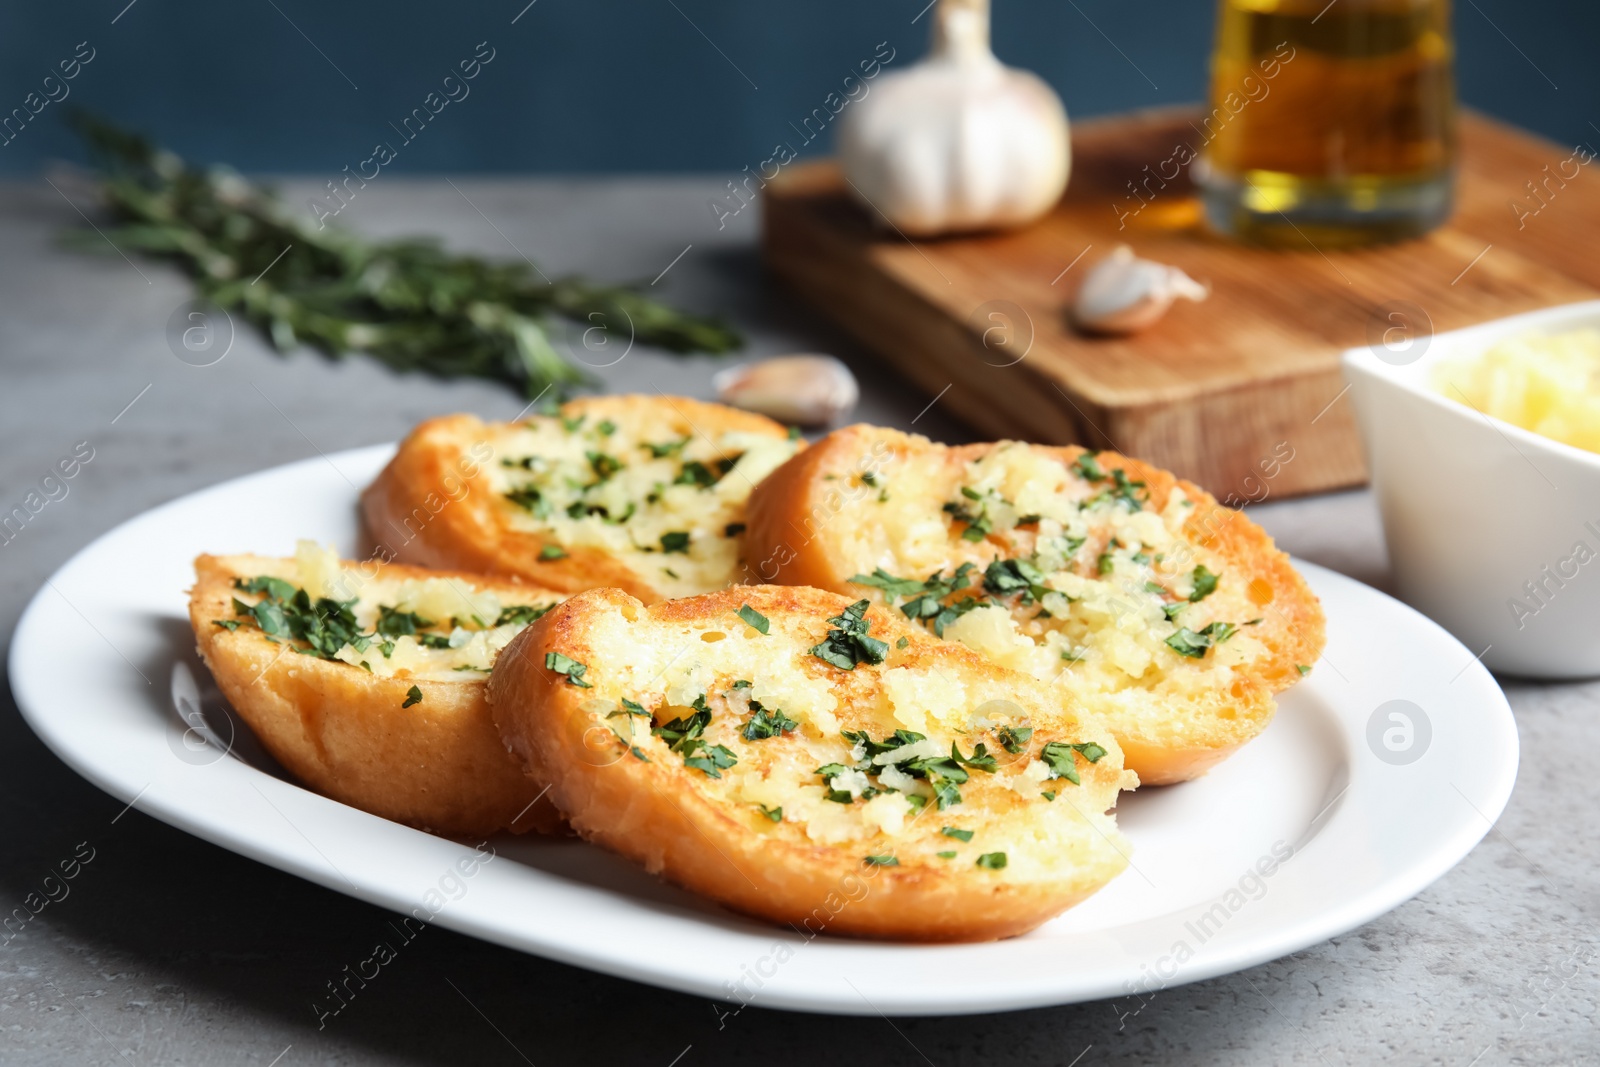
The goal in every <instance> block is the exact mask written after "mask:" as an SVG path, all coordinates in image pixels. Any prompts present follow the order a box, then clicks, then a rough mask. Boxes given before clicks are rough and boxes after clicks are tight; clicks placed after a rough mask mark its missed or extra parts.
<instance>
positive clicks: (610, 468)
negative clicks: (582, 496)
mask: <svg viewBox="0 0 1600 1067" xmlns="http://www.w3.org/2000/svg"><path fill="white" fill-rule="evenodd" d="M584 456H585V457H586V458H587V459H588V460H589V469H590V470H592V471H594V477H595V484H596V485H599V484H600V483H601V482H603V481H606V480H608V479H609V478H610V477H611V476H612V475H614V474H616V473H617V472H618V471H620V470H621V469H622V461H621V460H620V459H618V458H617V457H616V456H608V455H606V453H604V452H585V453H584Z"/></svg>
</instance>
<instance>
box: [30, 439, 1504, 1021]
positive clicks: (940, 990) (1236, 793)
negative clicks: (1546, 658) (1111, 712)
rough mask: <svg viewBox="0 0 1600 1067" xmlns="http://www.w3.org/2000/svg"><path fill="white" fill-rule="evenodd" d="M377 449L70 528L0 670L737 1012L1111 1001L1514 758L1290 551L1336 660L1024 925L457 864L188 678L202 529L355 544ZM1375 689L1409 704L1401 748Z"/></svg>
mask: <svg viewBox="0 0 1600 1067" xmlns="http://www.w3.org/2000/svg"><path fill="white" fill-rule="evenodd" d="M392 451H393V449H392V447H391V446H383V447H375V448H367V449H359V450H356V451H351V452H345V453H340V454H338V455H335V456H332V457H330V458H327V459H314V460H307V461H305V462H303V463H296V464H291V465H289V466H286V467H279V468H277V469H275V470H270V471H266V472H263V473H261V474H256V475H252V476H250V477H247V478H240V479H238V480H236V481H232V482H228V483H225V484H223V485H219V486H216V487H214V488H211V489H207V490H205V491H203V492H199V493H195V494H193V495H191V496H187V497H184V498H183V499H181V500H176V501H174V502H172V503H170V504H167V505H164V506H162V507H159V508H156V509H155V510H153V511H150V512H147V513H146V514H144V515H141V516H139V517H138V518H135V519H133V520H131V521H129V522H127V523H124V524H123V525H122V526H120V527H118V528H117V529H115V530H113V531H112V532H111V533H109V534H106V535H105V536H104V537H102V538H100V539H99V540H98V541H96V542H95V543H94V544H92V545H90V546H89V547H88V548H85V549H84V550H83V551H82V552H80V553H79V554H78V555H77V556H76V557H74V558H73V559H72V561H71V562H69V563H68V564H67V565H66V566H64V567H62V568H61V570H60V571H59V572H57V573H56V575H55V576H54V577H52V578H51V579H50V581H49V582H48V583H47V584H46V585H45V587H44V588H43V589H41V590H40V592H39V593H38V595H37V596H35V597H34V599H33V602H32V603H31V604H29V606H28V610H27V612H26V613H25V614H24V615H23V618H22V621H21V623H20V624H19V626H18V628H17V634H16V639H15V641H14V642H13V644H12V648H11V658H10V671H11V684H12V687H13V689H14V690H15V692H16V697H17V702H18V704H19V705H20V707H21V708H22V711H23V714H24V715H25V716H26V717H27V720H28V722H29V724H30V725H31V726H32V727H33V729H34V731H35V732H36V733H38V735H39V736H40V737H41V738H43V739H44V741H45V743H46V744H48V745H49V746H50V748H51V749H53V750H54V751H55V752H56V754H57V755H59V756H60V757H61V758H62V759H63V760H65V761H66V762H67V763H68V764H69V765H71V766H72V767H73V768H74V769H75V770H77V771H78V772H79V773H80V774H82V775H83V776H84V777H86V778H88V779H89V780H90V781H92V782H94V783H95V784H96V785H98V786H100V787H101V788H102V789H104V790H106V791H107V792H109V793H111V794H112V795H114V796H116V797H118V798H119V799H121V800H124V801H129V802H131V803H133V804H134V805H135V806H136V807H137V808H138V809H139V810H140V811H142V812H145V813H147V814H149V815H153V816H155V817H156V818H158V819H161V820H163V821H165V822H168V823H171V824H172V825H174V826H178V827H181V828H183V829H185V830H187V831H189V832H190V833H193V834H195V835H197V836H199V837H202V838H205V839H206V840H208V841H211V842H214V843H216V844H218V845H221V846H223V847H224V848H228V849H232V850H233V851H235V852H239V853H242V854H243V855H246V856H250V857H252V858H254V859H257V860H260V861H261V862H263V863H266V864H270V865H271V866H274V867H278V868H280V869H282V870H285V871H291V872H293V873H295V874H298V875H300V876H301V877H304V878H307V879H310V880H311V881H314V882H317V883H319V884H321V885H324V886H327V887H328V888H330V889H335V890H338V891H339V892H343V893H349V894H350V895H352V896H355V897H359V898H361V899H363V900H368V901H371V902H373V903H375V904H380V905H383V906H384V907H389V908H393V909H395V910H397V911H400V912H405V913H413V914H419V915H422V916H426V915H427V914H428V913H429V912H436V914H434V916H433V921H435V922H438V923H439V924H441V925H443V926H447V927H450V928H452V929H455V930H460V931H462V932H464V933H469V934H473V935H475V936H477V937H481V938H484V939H486V940H489V941H494V942H498V943H500V944H503V945H508V946H511V947H513V948H518V949H522V950H525V951H528V952H533V953H537V954H539V955H541V956H547V957H550V958H552V959H557V960H562V961H565V962H567V963H572V964H576V965H578V966H582V967H589V968H593V969H595V970H598V971H604V972H607V973H610V974H616V975H622V976H624V977H628V978H632V979H636V980H638V981H641V982H649V983H653V984H656V985H660V986H665V987H667V988H670V989H676V990H680V991H684V992H689V993H697V994H702V995H705V996H709V997H716V998H720V999H726V1000H730V1001H732V1002H733V1005H734V1007H736V1006H737V1005H738V1004H739V1003H743V1002H747V1001H751V1000H752V998H753V1000H754V1003H756V1004H758V1005H761V1006H764V1007H778V1008H792V1009H799V1010H806V1011H828V1012H844V1013H852V1014H874V1013H878V1012H883V1013H886V1014H937V1015H947V1014H952V1013H961V1012H983V1011H998V1010H1005V1009H1013V1008H1026V1007H1034V1006H1038V1005H1046V1004H1063V1003H1069V1002H1072V1001H1080V1000H1090V999H1096V998H1104V997H1112V998H1123V1002H1122V1004H1120V1005H1119V1007H1118V1010H1119V1011H1127V1012H1132V1011H1134V1010H1136V1009H1137V1008H1138V1006H1139V1004H1140V1003H1141V1001H1140V1000H1139V999H1136V998H1135V997H1134V996H1133V995H1132V994H1136V993H1137V994H1142V995H1144V996H1146V997H1147V996H1148V994H1149V992H1151V991H1153V990H1155V989H1158V988H1160V987H1162V986H1163V985H1173V984H1179V983H1183V982H1190V981H1195V980H1198V979H1202V978H1207V977H1211V976H1213V975H1217V974H1224V973H1227V972H1230V971H1235V970H1238V969H1240V968H1243V967H1248V966H1251V965H1252V964H1256V963H1260V962H1263V961H1265V960H1269V959H1273V958H1275V957H1278V956H1282V955H1285V954H1287V953H1290V952H1294V951H1296V950H1298V949H1301V948H1304V947H1306V946H1308V945H1311V944H1315V943H1316V942H1319V941H1322V940H1324V939H1326V938H1329V937H1332V936H1334V935H1336V934H1340V933H1343V932H1345V931H1347V930H1350V929H1352V928H1354V927H1356V926H1360V925H1361V924H1362V923H1365V922H1367V921H1369V920H1370V919H1372V918H1374V917H1375V916H1378V915H1381V914H1383V913H1384V912H1386V911H1388V910H1389V909H1391V908H1393V907H1395V906H1396V905H1398V904H1400V903H1401V902H1403V901H1405V900H1407V899H1408V898H1410V897H1411V896H1412V895H1414V894H1415V893H1417V892H1418V891H1420V890H1421V889H1422V888H1423V887H1425V886H1427V885H1428V884H1429V883H1430V882H1432V881H1433V880H1434V879H1435V878H1438V877H1439V876H1440V875H1441V874H1443V873H1444V872H1445V871H1447V870H1448V869H1449V868H1450V867H1451V866H1452V865H1453V864H1455V863H1456V862H1457V861H1458V860H1460V859H1461V858H1462V857H1463V856H1464V855H1466V853H1467V852H1468V851H1469V850H1470V849H1471V848H1472V847H1473V845H1474V844H1476V843H1477V842H1478V840H1479V839H1480V838H1481V837H1482V836H1483V835H1484V833H1485V832H1486V831H1487V830H1488V829H1489V826H1490V825H1491V823H1492V821H1493V820H1494V819H1495V818H1496V817H1497V816H1498V815H1499V814H1500V811H1501V809H1502V808H1503V807H1504V806H1505V803H1506V800H1507V798H1508V797H1509V796H1510V794H1511V788H1512V784H1513V782H1514V780H1515V778H1516V770H1517V731H1516V726H1515V724H1514V722H1513V720H1512V717H1511V711H1510V708H1509V707H1508V706H1507V705H1506V701H1505V697H1504V696H1503V695H1502V694H1501V692H1500V689H1499V687H1498V686H1497V685H1496V684H1495V682H1494V680H1493V678H1492V677H1491V676H1490V675H1489V673H1488V672H1487V671H1486V670H1485V669H1484V668H1483V667H1482V666H1481V665H1479V664H1478V663H1477V662H1475V661H1474V659H1473V657H1472V653H1470V652H1468V651H1467V650H1466V649H1465V648H1464V647H1462V646H1461V645H1460V644H1459V643H1458V642H1457V641H1456V640H1455V639H1454V638H1452V637H1450V636H1449V635H1448V634H1446V633H1445V632H1444V631H1443V630H1441V629H1439V627H1437V626H1436V625H1434V624H1433V623H1431V622H1429V621H1428V620H1427V619H1425V618H1424V617H1423V616H1421V615H1419V614H1417V613H1416V612H1414V611H1412V610H1411V609H1410V608H1407V607H1405V606H1404V605H1402V604H1400V603H1398V602H1397V601H1394V600H1391V599H1390V598H1388V597H1386V596H1384V595H1382V594H1381V593H1377V592H1374V591H1373V590H1372V589H1369V588H1367V587H1366V586H1363V585H1361V584H1359V583H1357V582H1354V581H1351V580H1350V579H1348V578H1344V577H1342V576H1340V575H1338V574H1335V573H1333V572H1331V571H1327V570H1323V569H1322V568H1319V567H1312V566H1305V565H1302V569H1303V571H1304V572H1305V574H1306V576H1307V577H1308V578H1309V579H1310V581H1311V584H1312V586H1313V587H1314V588H1315V589H1316V591H1317V593H1318V595H1320V596H1321V597H1322V601H1323V605H1324V606H1325V607H1326V609H1327V613H1328V652H1327V656H1326V657H1325V658H1324V660H1323V661H1322V662H1321V663H1320V664H1318V665H1317V669H1316V670H1315V672H1314V673H1313V674H1312V675H1311V676H1310V678H1308V679H1307V680H1306V681H1305V682H1304V683H1302V684H1301V685H1298V686H1296V687H1295V688H1294V689H1293V690H1292V691H1291V692H1289V693H1288V694H1287V695H1286V696H1285V698H1284V699H1283V701H1282V706H1281V708H1280V710H1279V713H1278V716H1277V719H1276V720H1275V721H1274V722H1273V724H1272V725H1271V727H1270V728H1268V730H1267V731H1266V732H1265V733H1264V734H1263V735H1262V736H1261V737H1260V738H1259V739H1258V740H1256V741H1255V742H1254V743H1252V744H1251V745H1249V746H1248V747H1247V748H1245V749H1244V750H1243V751H1241V752H1240V753H1239V754H1238V755H1236V756H1234V757H1233V758H1232V759H1231V760H1229V761H1228V762H1226V763H1224V764H1223V765H1222V766H1221V767H1219V768H1218V769H1217V770H1215V771H1213V772H1212V773H1211V774H1210V775H1209V776H1208V777H1206V778H1204V779H1202V780H1200V781H1197V782H1191V783H1188V784H1186V785H1182V786H1176V787H1171V788H1167V789H1149V790H1143V791H1140V792H1138V793H1135V794H1132V795H1128V796H1125V797H1124V798H1123V801H1122V803H1121V824H1122V826H1123V828H1124V829H1125V830H1126V832H1127V835H1128V837H1129V839H1130V840H1131V841H1132V843H1133V846H1134V853H1133V863H1134V866H1133V867H1131V868H1130V869H1129V870H1128V871H1126V872H1125V873H1124V874H1123V875H1122V876H1121V877H1119V878H1118V879H1117V880H1116V881H1115V882H1114V883H1113V884H1111V885H1109V886H1107V887H1106V888H1105V889H1103V890H1102V891H1101V892H1100V893H1099V894H1098V895H1097V896H1095V897H1094V898H1092V899H1090V900H1089V901H1088V902H1087V903H1085V904H1083V905H1082V906H1080V907H1078V908H1076V909H1074V910H1073V911H1070V912H1068V913H1067V914H1066V915H1064V916H1062V917H1061V918H1059V919H1057V920H1055V921H1053V922H1051V923H1049V924H1047V925H1045V926H1044V927H1042V928H1041V929H1039V930H1037V931H1035V932H1034V933H1032V934H1030V935H1028V936H1026V937H1021V938H1016V939H1014V940H1011V941H1003V942H997V943H992V944H983V945H956V946H933V945H891V944H878V943H871V942H861V941H847V940H842V939H836V938H830V937H827V936H821V937H816V938H815V939H814V940H810V941H807V940H805V939H804V938H802V937H801V936H800V935H799V934H798V933H796V932H795V931H793V930H790V929H787V928H778V927H771V926H767V925H764V924H761V923H758V922H755V921H751V920H747V919H743V918H740V917H738V916H734V915H731V914H729V913H726V912H724V911H722V910H721V909H719V908H717V907H716V906H714V905H710V904H707V903H705V902H703V901H700V900H698V899H696V898H694V897H692V896H690V895H689V894H687V893H683V892H680V891H678V890H676V889H673V888H672V887H669V886H665V885H662V884H660V883H658V882H656V881H655V880H654V879H652V878H650V877H648V876H647V875H645V874H643V873H642V872H640V871H638V870H636V869H634V868H633V867H632V866H630V865H628V864H626V863H624V862H623V861H621V860H618V859H616V858H615V857H612V856H610V855H608V854H605V853H602V852H600V851H599V850H597V849H594V848H591V847H590V846H588V845H585V844H582V843H580V842H577V841H572V840H542V839H541V840H527V839H512V838H509V837H505V838H499V839H496V840H495V841H493V842H491V843H490V847H492V848H494V849H495V850H496V855H495V857H494V858H492V859H490V860H489V861H488V862H478V863H476V864H474V863H464V867H465V869H467V870H469V871H470V872H471V873H470V874H469V875H462V874H460V873H458V871H457V864H458V862H463V861H464V859H465V858H466V857H470V856H471V854H472V852H471V849H470V848H468V847H466V846H464V845H463V844H461V843H458V842H454V841H450V840H446V839H442V838H437V837H431V836H429V835H427V834H424V833H420V832H418V831H416V830H412V829H409V828H407V827H404V826H400V825H397V824H395V823H391V822H387V821H385V820H383V819H378V818H375V817H373V816H371V815H367V814H365V813H364V812H360V811H357V810H355V809H354V808H349V807H345V806H344V805H342V804H338V803H335V802H334V801H331V800H327V799H325V798H323V797H321V796H318V795H317V794H315V793H311V792H308V791H306V790H304V789H301V788H299V787H298V786H296V785H294V784H292V783H291V782H289V781H287V780H285V779H284V778H283V777H281V776H280V772H278V771H277V770H276V768H274V767H273V766H272V764H271V762H270V761H269V760H267V759H265V758H264V757H262V756H260V755H259V753H258V752H256V751H255V750H254V749H253V746H251V745H250V744H248V741H249V739H248V737H247V736H245V735H243V734H242V733H241V734H240V735H238V736H234V737H232V741H233V744H232V745H231V750H230V751H227V752H224V751H223V748H226V747H228V746H227V744H226V743H227V742H228V741H229V740H230V734H231V733H232V731H233V727H232V724H231V720H230V718H229V717H228V714H227V712H226V710H225V709H223V708H222V707H220V706H218V702H217V701H216V698H215V696H214V695H211V696H207V695H206V694H205V693H204V690H205V688H206V687H207V685H208V684H209V683H208V679H207V678H206V675H205V672H204V669H203V668H202V667H200V666H199V665H198V662H197V661H196V660H195V657H194V653H193V651H192V649H193V638H192V637H191V635H190V634H189V629H188V622H187V616H186V612H185V590H186V589H187V587H188V586H189V584H190V583H191V581H192V579H193V574H192V571H191V569H190V561H191V560H192V559H193V557H194V556H196V555H198V554H199V553H201V552H206V551H212V552H260V553H264V554H288V553H289V552H291V551H292V550H293V547H294V541H295V539H296V538H299V537H315V538H316V539H317V540H319V541H323V542H331V543H333V544H334V545H336V546H338V547H339V548H340V549H341V550H343V551H346V552H351V553H353V552H355V551H357V550H358V547H359V545H360V543H361V542H360V537H359V531H358V527H357V519H356V512H355V498H356V487H357V486H361V485H365V484H366V483H367V482H368V481H369V480H370V479H371V478H372V477H373V475H375V474H376V473H377V471H378V469H379V468H380V467H381V466H382V464H383V463H384V462H385V461H386V460H387V459H388V457H389V456H390V455H391V454H392ZM191 671H192V672H193V673H191ZM197 679H198V680H199V683H200V684H199V689H198V690H197V689H196V685H195V683H196V681H197ZM175 697H176V698H177V699H176V700H175ZM197 699H198V702H199V703H200V704H201V705H203V706H204V708H205V711H204V714H205V716H206V721H207V723H208V724H209V725H208V726H205V727H204V728H203V729H202V732H206V731H208V730H209V731H214V732H215V734H216V735H217V740H219V741H221V742H222V743H223V747H206V746H204V745H200V746H197V745H196V744H195V739H196V737H197V735H196V734H194V733H192V732H191V733H189V734H188V735H187V736H186V735H185V731H186V730H187V727H186V726H185V724H184V720H183V719H182V718H180V712H179V711H178V710H175V705H176V706H179V707H183V708H185V709H187V713H188V714H189V715H190V716H193V714H194V711H195V702H196V700H197ZM1391 701H1404V702H1409V703H1408V704H1396V705H1390V703H1389V702H1391ZM1394 712H1399V713H1402V714H1404V715H1405V716H1406V718H1407V720H1408V721H1409V722H1410V724H1411V726H1410V734H1409V737H1410V741H1409V747H1407V732H1406V724H1405V723H1404V722H1401V721H1400V720H1391V719H1390V718H1389V715H1390V714H1391V713H1394ZM1386 732H1387V736H1388V741H1387V744H1388V746H1389V747H1385V741H1384V736H1385V733H1386ZM1369 738H1371V739H1372V740H1370V741H1369ZM1395 749H1398V751H1395ZM1379 753H1383V757H1382V758H1380V756H1379ZM1408 758H1410V759H1411V762H1401V761H1402V760H1405V759H1408ZM1291 851H1292V857H1291V858H1289V859H1287V860H1286V861H1281V862H1280V860H1279V859H1278V858H1275V855H1274V853H1275V852H1276V856H1277V857H1282V856H1283V855H1285V854H1287V853H1289V852H1291ZM1261 870H1267V871H1269V872H1270V873H1268V874H1267V875H1266V876H1265V877H1263V876H1262V875H1261V874H1260V873H1258V872H1259V871H1261ZM869 891H870V890H869ZM441 901H443V902H444V903H442V905H441V903H440V902H441ZM843 906H848V904H845V905H843ZM729 1010H733V1007H730V1009H729Z"/></svg>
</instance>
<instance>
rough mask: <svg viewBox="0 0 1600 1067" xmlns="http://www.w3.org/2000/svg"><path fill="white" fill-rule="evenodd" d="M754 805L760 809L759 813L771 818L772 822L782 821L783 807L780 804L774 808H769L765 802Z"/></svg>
mask: <svg viewBox="0 0 1600 1067" xmlns="http://www.w3.org/2000/svg"><path fill="white" fill-rule="evenodd" d="M756 807H758V808H760V809H761V814H763V815H765V816H766V817H767V818H768V819H771V820H772V821H773V822H782V821H783V808H782V807H781V806H779V807H776V808H769V807H767V806H766V805H765V804H757V805H756Z"/></svg>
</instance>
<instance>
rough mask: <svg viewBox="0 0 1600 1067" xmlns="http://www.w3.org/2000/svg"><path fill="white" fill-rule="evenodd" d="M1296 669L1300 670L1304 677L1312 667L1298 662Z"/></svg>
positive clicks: (1301, 675)
mask: <svg viewBox="0 0 1600 1067" xmlns="http://www.w3.org/2000/svg"><path fill="white" fill-rule="evenodd" d="M1294 669H1295V670H1297V671H1299V672H1300V677H1302V678H1304V677H1305V676H1306V675H1308V674H1310V673H1311V668H1310V667H1308V666H1307V665H1306V664H1304V663H1296V664H1295V665H1294Z"/></svg>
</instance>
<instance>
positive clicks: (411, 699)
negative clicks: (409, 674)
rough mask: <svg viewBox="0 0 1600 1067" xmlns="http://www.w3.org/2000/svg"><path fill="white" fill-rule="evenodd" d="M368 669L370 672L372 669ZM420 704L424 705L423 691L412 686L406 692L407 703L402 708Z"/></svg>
mask: <svg viewBox="0 0 1600 1067" xmlns="http://www.w3.org/2000/svg"><path fill="white" fill-rule="evenodd" d="M367 669H368V670H369V671H370V670H371V669H372V668H371V667H368V668H367ZM420 703H422V690H421V689H418V688H417V687H416V686H412V687H411V688H410V689H407V690H406V699H405V703H403V704H401V705H400V706H401V707H402V708H409V707H411V705H413V704H420Z"/></svg>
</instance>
